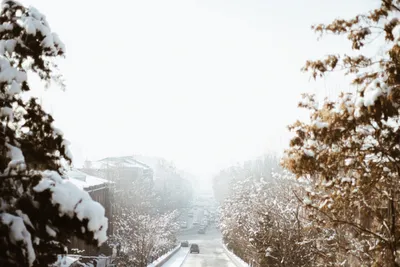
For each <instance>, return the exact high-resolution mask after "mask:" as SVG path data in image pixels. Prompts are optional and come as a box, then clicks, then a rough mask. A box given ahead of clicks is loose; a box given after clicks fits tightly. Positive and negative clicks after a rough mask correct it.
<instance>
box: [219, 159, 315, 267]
mask: <svg viewBox="0 0 400 267" xmlns="http://www.w3.org/2000/svg"><path fill="white" fill-rule="evenodd" d="M264 163H266V162H265V161H264ZM276 164H277V163H276ZM250 165H253V168H249V165H248V166H247V170H244V169H246V167H244V168H243V170H242V171H240V168H238V167H236V168H235V173H236V174H237V173H243V172H245V173H247V174H248V175H249V176H248V177H247V178H244V179H243V178H241V179H239V180H236V182H233V185H232V189H231V190H230V193H229V196H228V197H227V198H226V200H225V201H224V202H223V203H222V205H221V231H222V234H223V238H224V241H225V243H226V244H227V246H228V247H229V248H230V249H232V251H233V252H234V253H235V254H236V255H238V256H239V257H241V258H242V259H243V260H245V261H247V262H249V263H250V262H251V263H252V264H253V265H254V266H310V265H311V262H313V261H315V260H316V254H317V253H316V251H317V247H316V236H317V233H316V232H315V231H314V230H313V229H312V227H311V225H310V223H309V222H308V221H307V220H306V219H305V218H304V217H303V216H304V210H303V209H302V207H301V206H302V205H301V203H299V202H298V200H297V199H296V197H295V194H294V192H293V190H297V194H299V195H301V188H302V185H301V184H300V183H299V182H298V181H296V179H295V178H294V176H293V175H291V174H290V173H288V172H279V173H269V174H268V173H266V172H265V171H264V172H260V168H254V164H250ZM259 166H261V165H259ZM261 167H262V166H261ZM274 167H278V166H274ZM261 169H264V170H265V169H269V170H270V169H271V166H269V168H268V166H266V167H262V168H261ZM232 181H235V179H232Z"/></svg>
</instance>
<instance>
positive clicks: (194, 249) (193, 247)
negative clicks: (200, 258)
mask: <svg viewBox="0 0 400 267" xmlns="http://www.w3.org/2000/svg"><path fill="white" fill-rule="evenodd" d="M194 252H196V253H200V248H199V245H197V244H191V245H190V253H194Z"/></svg>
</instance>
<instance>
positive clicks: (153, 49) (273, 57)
mask: <svg viewBox="0 0 400 267" xmlns="http://www.w3.org/2000/svg"><path fill="white" fill-rule="evenodd" d="M378 2H379V1H378V0H351V1H349V0H286V1H279V0H130V1H128V0H125V1H122V0H113V1H99V0H97V1H94V0H85V1H78V0H64V1H60V0H35V1H33V0H27V1H23V3H25V4H27V5H34V6H35V7H36V8H38V9H39V10H40V11H41V12H43V13H44V14H45V15H46V16H47V19H48V21H49V23H50V26H51V27H52V30H53V31H55V32H57V33H58V34H59V36H60V37H61V39H62V40H63V41H64V43H65V44H66V47H67V58H66V59H65V60H63V62H62V64H61V70H62V72H63V73H64V74H65V78H66V79H67V90H66V92H61V91H60V90H58V89H57V88H52V89H50V90H48V91H46V92H45V93H43V101H44V102H45V104H46V106H47V107H48V108H49V110H50V111H51V112H52V114H53V115H54V117H55V119H56V124H57V126H58V127H59V128H61V129H62V130H63V132H64V133H65V136H66V138H67V139H68V140H70V141H71V143H72V145H71V150H72V152H73V155H74V163H75V165H76V166H78V167H79V166H81V165H82V163H83V161H84V160H85V159H86V158H88V159H93V160H95V159H100V158H102V157H106V156H118V155H130V154H147V155H157V156H162V157H165V158H167V159H169V160H173V161H174V162H175V163H176V165H177V166H178V167H180V168H184V169H186V170H188V171H190V172H192V173H194V174H197V175H199V176H206V175H210V174H211V173H213V172H215V171H217V170H218V169H220V168H222V167H226V166H227V165H229V164H233V163H235V162H237V161H242V160H245V159H251V158H254V157H256V156H258V155H261V154H263V153H265V152H268V151H271V152H276V153H281V151H282V150H283V148H284V147H285V146H286V145H287V143H288V138H289V135H288V133H287V130H286V126H287V125H288V124H290V123H292V122H294V120H295V119H296V118H298V117H300V115H299V114H300V112H299V109H297V101H298V100H299V96H300V94H301V93H302V92H306V91H308V92H317V91H318V92H322V93H324V92H328V91H330V92H332V91H333V92H336V91H339V90H341V89H346V88H345V87H346V84H345V83H344V82H343V81H342V80H341V79H340V78H339V77H334V78H330V79H325V80H324V81H321V82H318V83H315V82H312V81H310V79H309V75H307V74H302V73H301V72H300V68H301V67H302V65H303V64H304V62H305V60H307V59H310V58H311V59H315V58H318V57H321V56H323V55H326V54H327V53H328V52H330V53H332V52H341V51H344V49H346V48H348V47H349V44H348V43H347V41H346V40H345V39H343V38H339V37H329V38H325V39H323V40H322V41H317V36H316V35H315V34H314V33H313V32H312V31H311V30H310V26H311V25H312V24H315V23H319V22H329V21H330V20H332V19H334V18H337V17H344V18H349V17H351V16H353V15H355V14H357V13H358V12H361V11H367V10H370V9H371V8H372V7H374V6H376V5H377V4H378Z"/></svg>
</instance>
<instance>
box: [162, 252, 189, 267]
mask: <svg viewBox="0 0 400 267" xmlns="http://www.w3.org/2000/svg"><path fill="white" fill-rule="evenodd" d="M188 253H189V249H188V248H181V249H180V250H179V251H178V252H177V253H175V255H174V256H172V257H171V259H169V260H168V262H166V263H165V264H163V265H162V266H163V267H180V266H181V265H182V263H183V261H184V260H185V258H186V256H187V255H188Z"/></svg>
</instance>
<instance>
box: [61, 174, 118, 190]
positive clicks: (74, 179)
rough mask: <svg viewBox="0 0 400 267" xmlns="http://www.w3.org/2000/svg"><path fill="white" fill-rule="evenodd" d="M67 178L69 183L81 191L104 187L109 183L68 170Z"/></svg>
mask: <svg viewBox="0 0 400 267" xmlns="http://www.w3.org/2000/svg"><path fill="white" fill-rule="evenodd" d="M68 178H69V181H70V182H71V183H73V184H74V185H76V186H77V187H79V188H81V189H86V190H87V189H88V188H91V187H98V186H100V185H105V184H108V183H110V181H108V180H106V179H102V178H99V177H95V176H91V175H88V174H86V173H84V172H81V171H78V170H75V169H73V170H70V171H69V172H68Z"/></svg>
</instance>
